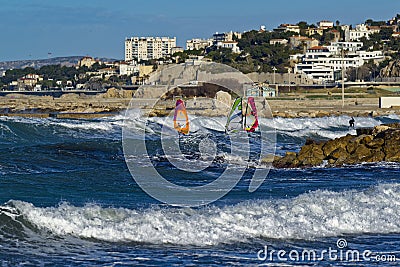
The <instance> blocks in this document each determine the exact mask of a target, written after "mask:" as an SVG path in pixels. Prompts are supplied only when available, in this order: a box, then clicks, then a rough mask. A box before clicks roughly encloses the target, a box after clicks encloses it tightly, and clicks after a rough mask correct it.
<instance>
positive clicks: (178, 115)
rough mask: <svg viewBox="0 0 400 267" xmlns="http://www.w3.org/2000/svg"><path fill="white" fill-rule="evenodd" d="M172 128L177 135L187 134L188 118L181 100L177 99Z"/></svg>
mask: <svg viewBox="0 0 400 267" xmlns="http://www.w3.org/2000/svg"><path fill="white" fill-rule="evenodd" d="M174 128H175V130H177V131H178V133H182V134H188V133H189V118H188V115H187V112H186V107H185V103H184V102H183V100H181V99H178V100H177V101H176V106H175V113H174Z"/></svg>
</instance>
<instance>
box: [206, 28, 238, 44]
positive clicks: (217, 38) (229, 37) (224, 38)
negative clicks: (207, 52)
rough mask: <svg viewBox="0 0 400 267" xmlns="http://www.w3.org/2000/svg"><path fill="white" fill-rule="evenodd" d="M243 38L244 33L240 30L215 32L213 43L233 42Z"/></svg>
mask: <svg viewBox="0 0 400 267" xmlns="http://www.w3.org/2000/svg"><path fill="white" fill-rule="evenodd" d="M235 38H236V39H241V38H242V33H240V32H233V31H230V32H223V33H218V32H216V33H214V34H213V44H214V45H216V44H217V43H218V42H232V41H234V39H235Z"/></svg>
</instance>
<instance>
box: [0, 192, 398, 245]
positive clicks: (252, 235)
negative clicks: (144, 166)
mask: <svg viewBox="0 0 400 267" xmlns="http://www.w3.org/2000/svg"><path fill="white" fill-rule="evenodd" d="M4 216H6V217H7V220H11V221H13V224H17V225H18V227H20V225H21V224H22V225H24V228H30V229H33V231H35V232H39V233H43V232H46V233H50V234H51V235H55V236H59V237H66V236H73V237H76V238H81V239H95V240H99V241H106V242H135V243H145V244H173V245H192V246H214V245H219V244H229V243H237V242H246V241H249V242H250V241H251V240H252V239H258V238H261V239H271V238H272V239H299V240H313V239H315V238H321V237H331V236H340V235H343V234H363V233H374V234H388V233H400V184H381V185H378V186H374V187H371V188H369V189H366V190H363V191H356V190H349V191H343V192H334V191H326V190H317V191H313V192H310V193H305V194H302V195H299V196H297V197H295V198H292V199H279V200H259V201H246V202H243V203H240V204H237V205H234V206H226V207H215V206H209V207H205V208H202V209H189V208H184V209H177V208H167V207H156V208H154V207H153V208H148V209H143V210H131V209H126V208H104V207H101V206H99V205H95V204H88V205H86V206H84V207H76V206H72V205H70V204H68V203H61V204H60V205H59V206H57V207H45V208H43V207H36V206H34V205H33V204H31V203H28V202H22V201H9V202H8V203H7V204H5V205H4V206H0V220H1V221H4V220H5V219H4ZM16 227H17V226H16ZM7 229H10V227H8V228H3V229H1V230H0V239H1V237H2V236H3V235H4V231H7ZM26 234H28V233H26Z"/></svg>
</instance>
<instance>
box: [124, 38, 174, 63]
mask: <svg viewBox="0 0 400 267" xmlns="http://www.w3.org/2000/svg"><path fill="white" fill-rule="evenodd" d="M173 47H176V37H174V38H169V37H131V38H126V39H125V61H132V60H137V61H141V60H150V59H159V58H163V57H165V56H167V55H171V49H172V48H173Z"/></svg>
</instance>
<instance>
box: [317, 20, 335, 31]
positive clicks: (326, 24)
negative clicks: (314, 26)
mask: <svg viewBox="0 0 400 267" xmlns="http://www.w3.org/2000/svg"><path fill="white" fill-rule="evenodd" d="M318 28H320V29H324V30H326V29H330V28H333V22H332V21H328V20H321V21H320V22H318Z"/></svg>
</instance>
